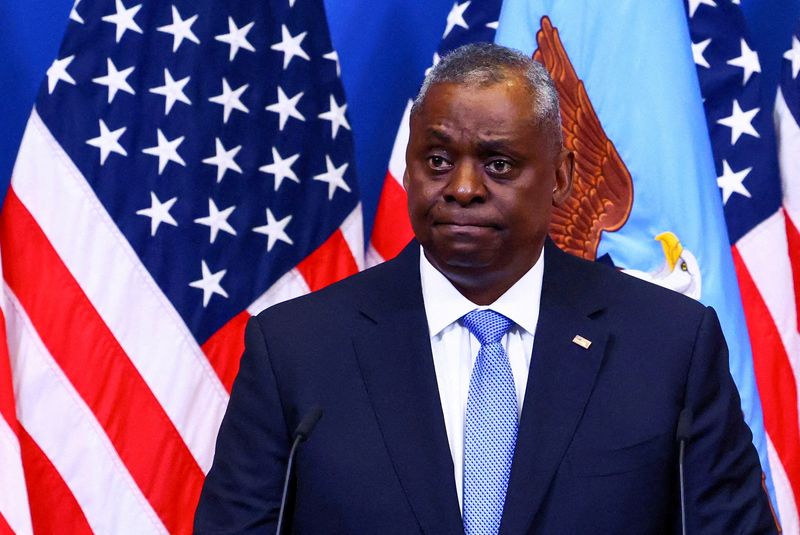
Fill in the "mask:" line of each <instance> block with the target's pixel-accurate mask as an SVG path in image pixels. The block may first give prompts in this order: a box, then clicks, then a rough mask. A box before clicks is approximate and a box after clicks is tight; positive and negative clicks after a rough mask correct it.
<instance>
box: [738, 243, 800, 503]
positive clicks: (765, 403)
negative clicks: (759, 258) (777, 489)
mask: <svg viewBox="0 0 800 535" xmlns="http://www.w3.org/2000/svg"><path fill="white" fill-rule="evenodd" d="M732 252H733V263H734V266H735V268H736V275H737V278H738V280H739V289H740V291H741V294H742V304H743V305H744V312H745V319H746V320H747V330H748V331H749V333H750V345H751V346H752V348H753V366H754V368H755V374H756V384H757V385H758V392H759V394H760V397H761V406H762V408H763V413H764V427H765V428H766V430H767V434H768V435H769V436H770V438H771V439H772V443H773V445H774V446H775V451H776V452H777V454H778V457H779V458H780V460H781V464H783V468H784V470H785V472H786V477H787V478H788V480H789V484H790V485H791V487H792V492H793V494H794V497H795V503H800V442H799V441H800V429H798V421H797V385H796V384H795V381H794V374H793V372H792V366H791V363H790V362H789V357H788V355H787V354H786V349H785V348H784V346H783V341H782V340H781V336H780V333H779V332H778V329H777V328H776V326H775V323H774V322H773V320H772V315H771V314H770V311H769V309H768V308H767V304H766V303H765V302H764V299H763V298H762V297H761V294H760V293H759V291H758V288H757V287H756V285H755V282H754V281H753V279H752V277H751V276H750V272H749V271H748V270H747V266H746V265H745V264H744V261H743V260H742V257H741V255H740V254H739V251H738V250H737V248H736V247H735V246H734V247H732Z"/></svg>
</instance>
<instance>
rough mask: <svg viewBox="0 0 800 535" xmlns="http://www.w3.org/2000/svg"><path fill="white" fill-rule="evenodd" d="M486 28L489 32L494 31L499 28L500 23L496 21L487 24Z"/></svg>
mask: <svg viewBox="0 0 800 535" xmlns="http://www.w3.org/2000/svg"><path fill="white" fill-rule="evenodd" d="M486 27H487V28H489V29H491V30H496V29H497V28H499V27H500V21H499V20H496V21H494V22H487V23H486Z"/></svg>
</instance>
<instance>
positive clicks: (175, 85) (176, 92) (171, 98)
mask: <svg viewBox="0 0 800 535" xmlns="http://www.w3.org/2000/svg"><path fill="white" fill-rule="evenodd" d="M190 78H191V77H190V76H187V77H186V78H183V79H181V80H177V81H176V80H173V78H172V75H171V74H170V73H169V69H164V85H160V86H158V87H154V88H152V89H151V90H150V92H151V93H155V94H156V95H161V96H163V97H165V98H164V115H169V112H170V110H171V109H172V106H173V105H174V104H175V103H176V102H178V101H180V102H183V103H184V104H189V105H191V104H192V101H191V100H189V97H187V96H186V94H185V93H184V92H183V88H184V87H186V84H188V83H189V79H190Z"/></svg>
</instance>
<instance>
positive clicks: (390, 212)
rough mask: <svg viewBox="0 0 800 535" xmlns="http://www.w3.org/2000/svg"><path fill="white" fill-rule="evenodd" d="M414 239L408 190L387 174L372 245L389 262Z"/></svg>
mask: <svg viewBox="0 0 800 535" xmlns="http://www.w3.org/2000/svg"><path fill="white" fill-rule="evenodd" d="M413 237H414V231H413V230H412V229H411V222H410V221H409V219H408V197H407V196H406V190H404V189H403V188H402V187H401V186H400V184H398V182H397V180H395V179H394V177H392V175H391V174H389V173H387V174H386V180H384V181H383V191H381V198H380V200H379V201H378V210H377V212H376V213H375V224H374V226H373V227H372V236H371V237H370V243H371V244H372V246H373V247H374V248H375V250H376V251H378V254H380V255H381V256H382V257H383V259H384V260H389V259H391V258H394V257H395V256H397V255H398V253H400V251H402V250H403V247H405V246H406V245H408V242H409V241H411V238H413Z"/></svg>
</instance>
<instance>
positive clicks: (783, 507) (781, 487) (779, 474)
mask: <svg viewBox="0 0 800 535" xmlns="http://www.w3.org/2000/svg"><path fill="white" fill-rule="evenodd" d="M767 457H768V458H769V467H770V471H771V473H772V484H773V485H774V486H775V496H774V498H775V501H776V502H777V504H778V516H779V517H780V519H781V528H783V533H786V534H787V535H789V534H792V533H794V534H796V533H800V522H798V518H797V506H796V505H795V503H794V493H793V492H792V486H791V484H790V483H789V478H788V477H786V470H784V469H783V464H782V463H781V460H780V458H779V457H778V452H776V451H775V446H773V445H772V440H770V438H769V435H767Z"/></svg>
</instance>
